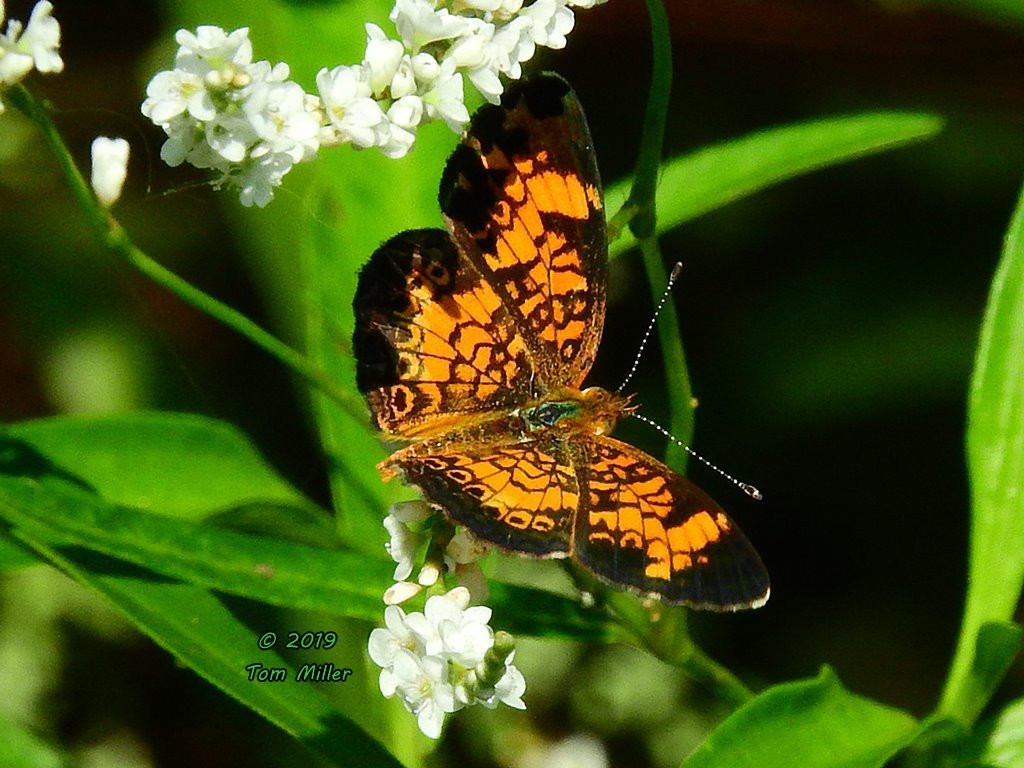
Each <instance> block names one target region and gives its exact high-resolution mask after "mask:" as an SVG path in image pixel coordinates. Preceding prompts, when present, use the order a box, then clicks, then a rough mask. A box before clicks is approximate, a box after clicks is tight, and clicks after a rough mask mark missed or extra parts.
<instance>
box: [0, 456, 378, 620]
mask: <svg viewBox="0 0 1024 768" xmlns="http://www.w3.org/2000/svg"><path fill="white" fill-rule="evenodd" d="M55 485H56V483H53V482H50V483H47V484H46V485H45V486H41V485H39V484H38V483H36V482H33V481H26V480H21V479H16V478H10V477H5V476H0V516H3V517H5V518H6V519H7V521H8V522H9V523H10V524H11V525H12V526H14V527H15V534H16V535H17V534H20V533H21V532H23V531H31V532H32V533H33V535H34V537H35V538H36V539H41V540H45V541H47V542H51V543H54V542H56V543H62V544H67V545H74V546H78V547H83V548H87V549H91V550H94V551H96V552H100V553H103V554H104V555H108V556H111V557H115V558H118V559H120V560H124V561H127V562H130V563H134V564H135V565H138V566H142V567H146V568H149V569H151V570H153V571H157V572H159V573H161V574H164V575H166V576H171V577H174V578H178V579H181V580H183V581H188V582H190V583H193V584H198V585H201V586H204V587H210V588H214V589H218V590H221V591H224V592H229V593H231V594H236V595H241V596H243V597H250V598H253V599H256V600H262V601H264V602H268V603H273V604H275V605H281V606H287V607H292V608H306V609H311V610H317V611H323V612H326V613H331V614H339V615H344V616H352V617H356V618H362V619H369V620H371V621H378V620H379V619H380V617H381V615H382V610H383V609H382V604H381V595H382V594H383V592H384V590H385V589H386V588H387V587H388V586H389V585H390V584H391V583H392V579H391V571H392V570H393V569H394V565H393V564H389V563H388V562H386V561H384V560H379V559H378V560H374V559H371V558H369V557H367V556H366V555H364V554H359V553H354V552H344V551H340V550H330V549H320V548H317V547H312V546H306V545H302V544H296V543H293V542H289V541H281V540H277V539H269V538H263V537H258V536H252V535H249V534H243V533H236V532H234V531H229V530H224V529H222V528H218V527H215V526H211V525H202V524H196V523H190V522H184V521H179V520H174V519H170V518H165V517H160V516H158V515H153V514H148V513H146V512H141V511H138V510H134V509H129V508H126V507H114V506H110V505H108V504H106V503H104V502H103V501H101V500H99V499H97V498H96V497H95V496H92V495H91V494H87V493H84V492H80V491H78V492H76V491H75V490H74V489H73V488H72V487H65V488H63V489H59V488H55Z"/></svg>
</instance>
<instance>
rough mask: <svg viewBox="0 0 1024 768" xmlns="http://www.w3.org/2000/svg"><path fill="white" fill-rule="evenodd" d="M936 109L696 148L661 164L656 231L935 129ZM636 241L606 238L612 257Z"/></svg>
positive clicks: (623, 187) (623, 185)
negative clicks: (773, 185) (784, 182)
mask: <svg viewBox="0 0 1024 768" xmlns="http://www.w3.org/2000/svg"><path fill="white" fill-rule="evenodd" d="M941 128H942V119H941V118H940V117H938V116H937V115H932V114H927V113H913V112H907V113H904V112H869V113H864V114H859V115H848V116H844V117H833V118H826V119H823V120H815V121H812V122H807V123H797V124H795V125H787V126H782V127H779V128H770V129H767V130H763V131H758V132H757V133H753V134H750V135H749V136H744V137H742V138H739V139H733V140H731V141H727V142H724V143H722V144H717V145H714V146H711V147H707V148H705V149H701V150H698V151H697V152H694V153H692V154H689V155H684V156H682V157H678V158H675V159H673V160H670V161H668V162H666V163H664V164H663V165H662V171H661V178H660V182H659V185H658V194H657V206H658V231H659V232H666V231H668V230H670V229H672V228H673V227H677V226H679V225H680V224H682V223H683V222H686V221H689V220H690V219H694V218H696V217H698V216H700V215H701V214H704V213H707V212H708V211H711V210H714V209H715V208H719V207H721V206H723V205H725V204H726V203H729V202H732V201H733V200H737V199H739V198H741V197H745V196H747V195H751V194H753V193H754V192H757V191H758V190H761V189H764V188H765V187H767V186H770V185H771V184H775V183H777V182H780V181H784V180H786V179H789V178H792V177H794V176H798V175H800V174H803V173H807V172H809V171H813V170H817V169H819V168H825V167H827V166H830V165H835V164H838V163H842V162H847V161H849V160H853V159H855V158H858V157H865V156H867V155H871V154H875V153H877V152H882V151H884V150H887V149H893V148H895V147H900V146H903V145H905V144H908V143H910V142H914V141H920V140H922V139H926V138H929V137H931V136H934V135H935V134H936V133H937V132H938V131H939V130H940V129H941ZM628 193H629V182H628V180H627V181H624V182H619V183H617V184H614V185H612V186H611V187H609V188H608V189H607V190H606V191H605V207H606V208H607V210H609V211H612V212H614V211H617V210H618V209H619V208H620V207H621V206H622V205H623V203H625V201H626V198H627V196H628ZM635 244H636V241H635V239H634V238H633V237H632V236H630V235H629V234H627V233H623V236H622V237H620V238H619V239H618V240H616V241H615V242H613V243H612V244H611V255H612V257H615V256H618V255H619V254H621V253H623V252H624V251H626V250H628V249H629V248H631V247H632V246H634V245H635Z"/></svg>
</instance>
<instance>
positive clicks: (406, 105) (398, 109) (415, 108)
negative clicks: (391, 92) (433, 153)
mask: <svg viewBox="0 0 1024 768" xmlns="http://www.w3.org/2000/svg"><path fill="white" fill-rule="evenodd" d="M422 119H423V99H421V98H420V97H419V96H412V95H409V96H403V97H402V98H400V99H398V101H396V102H395V103H394V104H392V105H391V108H390V109H389V110H388V120H390V121H391V122H392V124H393V125H397V126H400V127H402V128H405V129H406V130H410V131H411V130H413V129H414V128H416V126H417V125H419V124H420V120H422Z"/></svg>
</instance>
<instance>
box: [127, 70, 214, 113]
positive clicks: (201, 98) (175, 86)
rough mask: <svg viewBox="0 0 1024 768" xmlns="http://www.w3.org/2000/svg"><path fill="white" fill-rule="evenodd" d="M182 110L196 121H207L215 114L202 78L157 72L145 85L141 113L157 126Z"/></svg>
mask: <svg viewBox="0 0 1024 768" xmlns="http://www.w3.org/2000/svg"><path fill="white" fill-rule="evenodd" d="M186 110H187V111H188V112H189V114H190V115H191V116H192V117H194V118H196V119H197V120H209V119H211V118H212V117H213V116H214V115H215V114H216V113H217V111H216V109H215V108H214V106H213V101H212V100H211V99H210V97H209V94H207V93H206V88H205V87H204V86H203V79H202V78H201V77H200V76H199V75H196V74H194V73H191V72H184V71H182V70H177V69H175V70H171V71H167V72H158V73H157V74H156V75H155V76H154V77H153V79H152V80H150V81H149V84H148V85H147V86H146V100H145V101H144V102H142V114H144V115H145V116H146V117H148V118H149V119H150V120H152V121H153V122H154V123H156V124H157V125H164V124H166V123H169V122H170V121H171V120H173V119H174V118H175V117H177V116H178V115H181V114H182V113H184V112H185V111H186Z"/></svg>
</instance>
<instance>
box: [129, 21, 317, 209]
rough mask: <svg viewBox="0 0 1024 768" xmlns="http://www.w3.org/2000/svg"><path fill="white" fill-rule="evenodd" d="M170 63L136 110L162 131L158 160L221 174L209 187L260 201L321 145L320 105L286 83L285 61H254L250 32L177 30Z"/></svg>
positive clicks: (261, 203) (296, 86)
mask: <svg viewBox="0 0 1024 768" xmlns="http://www.w3.org/2000/svg"><path fill="white" fill-rule="evenodd" d="M174 39H175V40H176V41H177V42H178V45H179V46H180V47H179V48H178V53H177V56H176V57H175V61H174V64H175V68H174V69H173V70H170V71H165V72H159V73H157V75H156V76H155V77H154V78H153V79H152V80H151V81H150V83H149V85H148V86H147V87H146V100H145V101H144V102H143V103H142V113H143V114H144V115H145V116H146V117H148V118H149V119H150V120H152V121H153V122H154V123H156V124H157V125H159V126H160V127H161V128H163V129H164V132H165V133H166V134H167V141H166V142H164V145H163V147H161V148H160V157H161V158H162V159H163V161H164V162H165V163H167V164H168V165H171V166H176V165H180V164H181V163H182V162H184V161H188V162H189V163H191V164H192V165H194V166H196V167H197V168H209V169H212V170H215V171H217V172H219V174H220V176H219V177H218V178H217V179H216V180H215V182H214V186H215V187H218V188H219V187H220V186H222V185H223V184H225V183H230V184H232V185H233V186H236V187H238V188H239V189H240V191H241V192H240V195H241V200H242V204H243V205H252V204H253V203H255V204H256V205H259V206H264V205H266V204H267V203H268V202H270V199H271V198H272V197H273V196H274V192H273V188H274V187H276V186H277V185H278V184H280V183H281V179H282V178H283V177H284V175H285V174H286V173H288V171H290V170H291V168H292V166H293V165H294V164H295V163H298V162H301V161H303V160H309V159H311V158H312V157H313V156H314V155H315V154H316V151H317V148H318V147H319V146H320V140H319V132H320V126H321V122H322V115H321V113H320V107H319V103H318V102H317V99H316V98H315V97H312V96H309V95H308V94H307V93H306V92H305V91H303V90H302V87H301V86H299V84H298V83H295V82H292V81H290V80H288V65H287V64H276V65H273V66H272V65H271V64H270V62H268V61H256V62H254V61H253V60H252V43H250V42H249V30H247V29H245V28H243V29H236V30H235V31H234V32H232V33H231V34H227V33H226V32H225V31H224V30H222V29H221V28H220V27H209V26H206V27H199V29H198V30H196V32H195V33H194V34H193V33H192V32H188V31H187V30H184V29H182V30H179V31H178V33H177V34H176V35H175V38H174Z"/></svg>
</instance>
